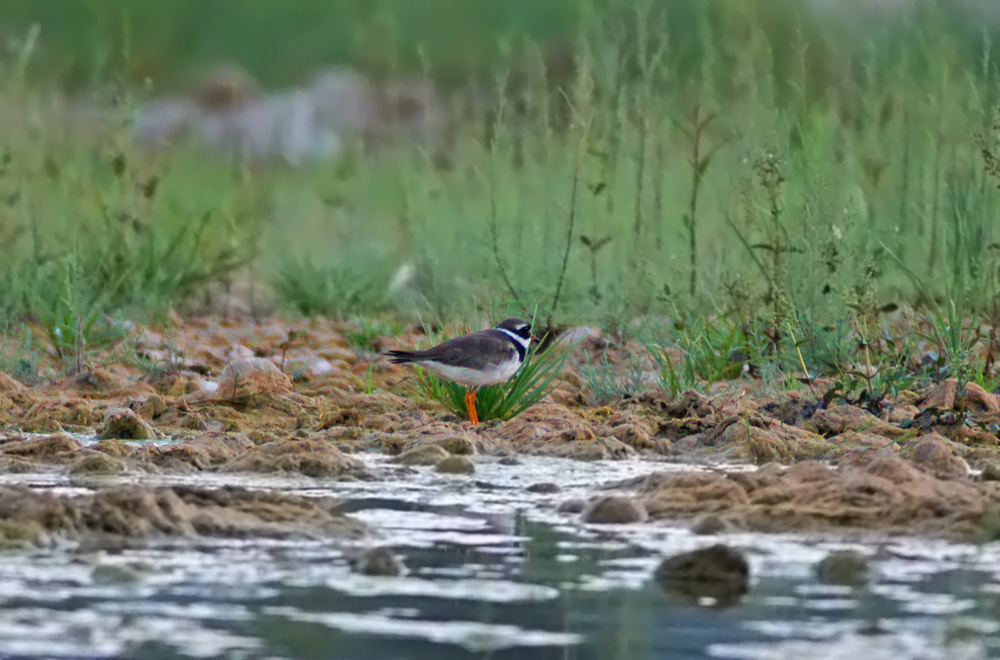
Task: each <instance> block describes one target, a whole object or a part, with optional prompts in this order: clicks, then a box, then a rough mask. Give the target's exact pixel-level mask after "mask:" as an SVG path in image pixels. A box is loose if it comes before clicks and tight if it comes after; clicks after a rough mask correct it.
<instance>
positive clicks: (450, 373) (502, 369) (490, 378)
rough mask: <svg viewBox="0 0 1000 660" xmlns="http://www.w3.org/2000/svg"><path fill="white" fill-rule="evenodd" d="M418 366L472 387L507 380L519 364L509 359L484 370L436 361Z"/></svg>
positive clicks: (515, 371) (446, 378)
mask: <svg viewBox="0 0 1000 660" xmlns="http://www.w3.org/2000/svg"><path fill="white" fill-rule="evenodd" d="M420 366H422V367H425V368H426V369H427V370H428V371H430V372H433V373H435V374H437V375H438V376H440V377H441V378H444V379H445V380H450V381H453V382H455V383H459V384H461V385H468V386H472V387H484V386H486V385H496V384H497V383H502V382H504V381H505V380H509V379H510V377H511V376H513V375H514V374H515V373H517V368H518V367H520V366H521V365H520V364H518V363H517V362H516V361H514V360H511V361H510V362H505V363H503V364H498V365H495V366H493V367H491V368H490V369H488V370H486V371H477V370H475V369H467V368H465V367H451V366H448V365H444V364H438V363H437V362H421V363H420Z"/></svg>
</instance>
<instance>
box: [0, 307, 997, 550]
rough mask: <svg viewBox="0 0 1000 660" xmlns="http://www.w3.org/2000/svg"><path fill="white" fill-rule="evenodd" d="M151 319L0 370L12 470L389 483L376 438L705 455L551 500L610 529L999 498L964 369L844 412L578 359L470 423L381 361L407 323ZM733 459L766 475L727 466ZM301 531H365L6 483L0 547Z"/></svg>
mask: <svg viewBox="0 0 1000 660" xmlns="http://www.w3.org/2000/svg"><path fill="white" fill-rule="evenodd" d="M137 332H138V335H137V336H138V339H137V341H136V343H135V346H134V349H133V350H134V353H135V356H136V357H138V358H141V359H142V360H143V361H144V362H140V361H131V362H130V361H124V362H122V361H119V362H114V361H112V360H110V358H107V356H92V359H91V360H90V362H91V364H94V365H98V364H99V365H100V366H93V367H91V368H89V369H87V370H85V371H84V373H82V374H77V375H73V376H69V377H65V376H60V369H62V370H63V371H62V372H61V373H63V374H64V373H65V371H64V369H65V367H64V366H62V365H60V364H59V363H58V362H57V361H56V360H55V358H54V357H51V358H47V359H46V360H43V363H42V366H41V371H40V372H39V373H40V375H39V377H38V378H37V379H36V382H33V383H31V384H30V385H28V384H25V383H22V382H20V381H18V380H16V379H14V378H13V377H11V376H10V375H9V374H7V373H3V372H0V424H2V425H3V426H4V428H6V429H7V430H6V431H5V432H4V433H3V434H2V435H0V473H7V474H8V475H10V476H11V479H8V482H10V481H11V480H12V479H13V480H14V481H16V479H14V477H15V476H16V475H17V474H19V473H28V472H38V471H51V470H57V471H64V472H65V473H66V474H69V475H74V476H86V475H106V474H112V475H121V474H136V475H142V474H165V473H189V474H190V473H194V474H196V473H199V472H215V473H277V474H291V475H303V476H306V477H314V478H319V479H325V480H332V481H333V484H334V485H333V489H334V490H336V487H335V484H336V481H337V480H347V479H350V480H356V479H367V480H371V479H376V478H384V477H383V476H381V475H373V474H372V473H371V472H370V470H369V469H368V468H366V464H365V462H364V461H362V460H360V458H359V456H361V455H362V453H363V452H379V453H382V454H389V455H391V456H393V457H395V458H394V459H393V460H394V461H395V462H398V463H399V464H400V465H407V466H431V467H433V469H437V470H438V471H440V472H444V473H449V474H453V475H459V477H458V478H461V475H469V474H473V473H474V472H475V465H476V462H477V461H479V460H492V459H483V457H484V456H487V457H489V456H493V457H505V460H511V461H512V462H515V461H514V460H513V459H512V458H511V457H514V456H516V455H518V454H533V455H539V456H554V457H561V458H569V459H575V460H582V461H593V460H623V459H633V460H646V461H649V462H650V463H651V465H655V464H656V463H657V462H665V461H669V462H673V463H689V464H691V468H690V470H680V471H678V470H676V469H674V470H671V471H664V472H662V473H656V474H653V475H652V476H648V477H643V478H641V479H636V480H633V481H631V482H628V483H620V484H614V485H613V486H612V487H611V488H610V491H611V492H612V494H610V495H609V492H608V488H606V487H602V486H601V485H600V484H595V486H594V493H593V498H592V499H591V501H590V502H569V503H567V502H563V503H561V504H560V503H559V502H558V500H554V504H553V506H557V507H559V510H561V511H563V512H564V513H565V515H567V516H583V517H584V519H585V520H589V521H592V522H601V523H605V524H613V523H616V522H620V523H629V522H631V523H640V524H645V525H655V524H658V523H661V524H662V523H663V521H668V520H669V521H695V520H705V516H712V520H715V521H716V522H717V523H718V525H716V527H717V528H718V529H731V528H745V529H752V530H759V531H808V532H837V531H838V530H842V531H844V532H845V533H846V532H847V531H848V530H854V531H857V530H865V531H874V532H879V533H919V534H929V535H944V536H951V537H956V538H971V537H974V536H976V535H977V534H979V533H980V531H981V530H982V527H983V524H984V521H985V520H987V519H988V518H989V517H990V516H991V515H992V512H993V510H994V506H995V504H996V502H997V501H998V499H1000V482H998V481H996V479H997V477H998V475H1000V448H998V437H997V429H998V428H1000V397H998V396H997V395H995V394H991V393H989V392H986V391H983V390H982V388H979V387H978V386H975V385H967V386H965V387H964V388H959V387H958V386H957V383H956V382H955V381H953V380H945V381H943V382H942V383H940V384H938V385H937V386H935V387H934V389H932V390H930V391H927V392H906V393H903V394H901V395H900V396H899V397H897V398H896V400H894V401H892V402H891V403H892V405H891V406H889V407H887V408H886V410H885V411H884V412H883V414H880V415H879V416H875V415H873V414H871V413H869V412H867V411H865V410H863V409H862V408H859V407H855V406H849V405H831V406H830V407H828V408H826V409H819V410H817V409H816V405H815V400H814V399H813V398H812V395H811V394H810V392H809V390H808V389H803V390H799V391H790V392H784V393H783V394H781V395H780V396H775V395H773V394H766V391H767V388H766V387H764V386H763V385H761V384H759V383H756V382H755V381H753V380H752V379H749V378H745V379H739V380H733V381H729V382H726V383H721V384H716V385H715V386H713V387H712V388H710V392H712V394H710V395H705V394H699V393H696V392H693V391H691V392H687V393H684V394H682V395H681V396H678V397H675V398H669V397H666V396H664V395H662V394H657V395H647V396H642V397H638V398H635V399H631V400H626V401H622V402H621V403H619V404H617V405H614V406H603V407H594V406H588V405H586V404H585V403H584V401H586V396H585V392H584V389H585V384H584V383H583V382H582V380H581V378H580V377H579V375H578V374H577V373H576V372H575V367H574V366H572V365H571V366H569V367H568V368H567V371H566V373H565V374H564V375H563V377H562V378H561V379H560V380H559V381H558V383H557V388H556V390H555V391H554V392H553V393H552V394H551V395H550V396H549V397H547V399H546V400H544V401H542V402H541V403H539V404H537V405H536V406H534V407H532V408H531V409H529V410H528V411H527V412H526V413H524V414H522V415H521V416H519V417H517V418H515V419H513V420H509V421H506V422H494V421H490V422H485V423H483V424H481V425H479V426H477V427H472V426H470V425H469V423H468V422H465V421H463V420H459V419H457V418H456V417H455V416H454V415H452V414H451V413H449V412H447V411H445V410H444V409H443V408H442V407H440V406H439V405H438V404H436V403H433V402H429V401H424V400H421V399H419V398H418V397H416V396H415V395H413V393H412V384H413V378H412V374H411V373H410V372H409V371H407V370H406V368H404V367H399V366H395V365H391V364H389V363H388V362H387V361H386V360H384V359H383V358H382V357H381V355H380V354H379V353H380V352H381V351H384V350H385V349H387V348H389V347H392V346H403V347H406V346H415V345H417V344H418V343H419V342H421V341H422V340H423V339H424V338H423V337H421V335H420V334H419V332H418V331H417V330H416V329H415V328H410V329H408V330H407V331H406V332H405V333H404V334H403V336H401V337H396V338H393V337H381V336H375V337H368V338H367V339H366V340H365V341H364V342H362V343H363V344H364V348H361V347H359V345H358V343H357V342H355V345H352V344H351V343H349V342H348V341H347V339H345V337H347V336H350V328H349V327H348V326H345V325H343V324H342V325H337V324H334V323H325V322H312V323H298V324H294V323H292V324H290V323H286V322H278V321H274V322H264V323H257V324H251V323H245V322H232V323H230V322H227V321H224V320H221V321H220V320H218V319H195V320H193V321H188V322H186V323H181V322H179V321H174V322H173V323H172V325H171V326H170V327H169V328H168V329H166V330H161V331H154V330H151V329H140V330H138V331H137ZM577 350H578V351H579V355H578V358H579V360H580V361H587V360H593V359H596V357H597V355H598V353H600V352H601V351H610V350H612V349H609V348H607V345H606V343H604V344H602V343H601V342H589V343H585V344H584V345H583V346H582V347H579V348H578V349H577ZM612 357H613V356H612ZM150 363H152V364H155V365H156V366H155V368H150V367H149V364H150ZM143 364H145V366H143ZM959 410H960V411H961V414H957V413H956V412H955V411H959ZM81 437H87V438H93V441H92V442H83V441H81V440H80V438H81ZM739 463H743V464H746V463H750V464H753V465H755V466H759V469H757V470H753V471H746V470H729V471H727V470H726V469H725V467H724V466H725V464H739ZM706 464H710V465H714V466H715V467H713V468H711V469H707V470H706V469H705V465H706ZM473 478H474V477H473ZM327 485H329V484H327ZM554 490H558V485H555V488H554ZM292 533H325V534H334V535H339V536H344V535H360V534H364V533H365V529H364V526H363V525H361V524H360V523H358V522H356V521H354V520H352V519H350V518H349V517H347V516H341V515H338V514H337V513H336V508H335V503H332V502H328V501H325V500H321V499H317V498H311V497H310V498H305V497H299V496H296V495H292V494H276V493H266V492H258V491H242V490H239V489H224V490H222V491H215V492H210V491H208V490H199V489H195V488H187V489H178V488H160V487H147V486H141V485H133V486H128V487H121V486H115V487H106V488H98V489H97V490H94V491H93V492H88V493H87V494H83V495H73V494H65V495H62V494H61V495H54V494H47V493H40V492H36V491H33V490H30V489H28V488H26V487H22V486H13V487H8V488H5V489H3V490H2V491H0V542H3V543H19V542H38V541H40V540H44V539H46V538H49V537H50V536H51V535H59V536H68V537H76V538H82V537H86V536H92V535H102V534H110V535H119V536H124V537H128V538H138V537H144V536H149V535H156V534H160V535H180V536H190V535H199V534H201V535H219V534H221V535H246V534H292Z"/></svg>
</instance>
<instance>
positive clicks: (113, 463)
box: [68, 451, 125, 475]
mask: <svg viewBox="0 0 1000 660" xmlns="http://www.w3.org/2000/svg"><path fill="white" fill-rule="evenodd" d="M68 470H69V473H70V474H75V475H90V474H121V473H122V472H124V471H125V463H124V461H122V460H121V459H119V458H115V457H114V456H111V455H110V454H105V453H104V452H99V451H95V452H94V453H91V454H84V455H83V456H80V458H78V459H76V460H75V461H73V462H72V463H70V465H69V468H68Z"/></svg>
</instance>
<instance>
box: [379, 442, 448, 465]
mask: <svg viewBox="0 0 1000 660" xmlns="http://www.w3.org/2000/svg"><path fill="white" fill-rule="evenodd" d="M449 456H451V454H449V453H448V452H447V451H446V450H445V449H444V448H443V447H441V446H440V445H420V446H419V447H414V448H412V449H407V450H406V451H404V452H403V453H402V454H400V455H399V456H396V457H395V458H394V459H393V461H394V462H396V463H400V464H401V465H436V464H437V463H438V462H440V461H443V460H444V459H446V458H448V457H449Z"/></svg>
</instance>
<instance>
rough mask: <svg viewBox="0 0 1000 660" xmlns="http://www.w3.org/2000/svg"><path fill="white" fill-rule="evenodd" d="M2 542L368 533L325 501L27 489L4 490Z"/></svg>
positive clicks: (0, 495) (249, 493)
mask: <svg viewBox="0 0 1000 660" xmlns="http://www.w3.org/2000/svg"><path fill="white" fill-rule="evenodd" d="M0 520H2V524H0V537H5V538H11V537H12V536H14V535H16V537H17V539H18V542H19V543H26V544H40V543H44V542H46V540H47V539H49V538H50V537H54V536H62V537H66V538H70V539H78V540H79V539H87V538H95V537H101V538H105V537H109V536H110V537H123V538H130V539H138V538H151V537H196V536H215V537H238V538H244V537H247V536H264V537H270V538H274V537H290V536H298V535H302V536H310V537H336V538H360V537H362V536H364V535H365V534H366V533H367V531H368V528H367V527H366V526H365V524H364V523H362V522H361V521H359V520H356V519H354V518H351V517H349V516H346V515H344V514H341V513H338V512H337V511H336V503H335V502H333V501H332V500H329V499H326V498H313V497H299V496H295V495H290V494H282V493H276V492H273V491H259V490H249V489H245V488H230V487H226V488H221V489H207V488H189V487H175V488H142V487H138V486H121V487H114V488H106V489H101V490H98V491H96V492H94V493H91V494H87V495H66V494H56V493H52V492H42V491H36V490H32V489H30V488H27V487H24V486H17V487H4V488H0Z"/></svg>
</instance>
